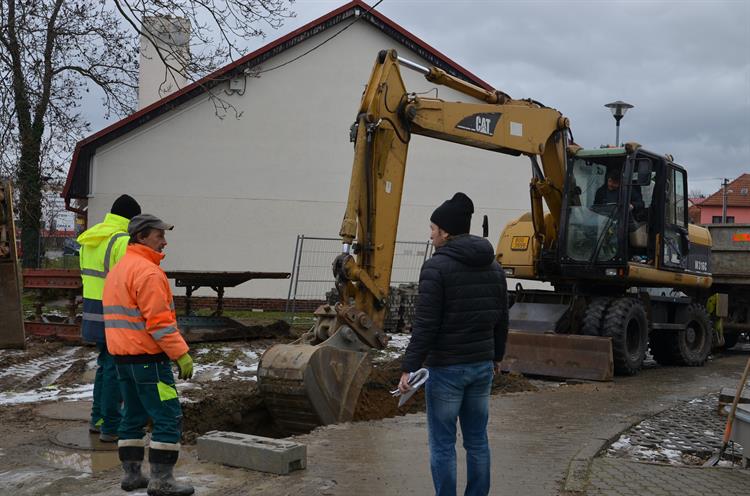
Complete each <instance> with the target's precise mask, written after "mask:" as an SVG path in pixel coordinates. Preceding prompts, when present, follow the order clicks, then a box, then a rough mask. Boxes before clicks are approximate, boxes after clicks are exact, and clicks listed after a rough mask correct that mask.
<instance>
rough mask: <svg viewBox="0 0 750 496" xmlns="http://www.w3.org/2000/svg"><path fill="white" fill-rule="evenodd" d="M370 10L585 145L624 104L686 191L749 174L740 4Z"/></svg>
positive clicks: (399, 0) (441, 4) (747, 3)
mask: <svg viewBox="0 0 750 496" xmlns="http://www.w3.org/2000/svg"><path fill="white" fill-rule="evenodd" d="M367 1H368V3H369V4H370V5H374V4H375V3H376V1H377V0H367ZM345 3H346V2H345V1H344V0H333V1H329V0H298V1H297V2H296V3H295V4H294V5H293V7H292V8H293V10H294V11H295V12H296V13H297V17H296V18H295V19H291V20H290V21H288V22H287V23H286V24H285V26H284V28H283V29H281V30H279V31H277V32H271V33H269V36H268V37H267V38H266V40H257V41H254V42H252V43H250V44H249V46H248V49H251V50H252V49H255V48H258V47H260V46H262V45H264V44H265V43H268V42H270V41H272V40H273V39H275V38H276V37H279V36H282V35H284V34H286V33H288V32H289V31H292V30H294V29H296V28H298V27H300V26H302V25H304V24H306V23H308V22H310V21H312V20H313V19H315V18H317V17H320V16H322V15H325V14H326V13H328V12H329V11H331V10H333V9H335V8H337V7H339V6H341V5H343V4H345ZM377 10H379V11H380V12H381V13H382V14H384V15H386V16H387V17H389V18H390V19H391V20H393V21H394V22H396V23H398V24H400V25H401V26H402V27H404V28H405V29H407V30H409V31H411V32H412V33H413V34H415V35H416V36H418V37H420V38H421V39H422V40H424V41H425V42H426V43H428V44H430V45H432V46H433V47H434V48H436V49H437V50H439V51H441V52H442V53H444V54H445V55H446V56H448V57H450V58H452V59H453V60H455V61H456V62H457V63H459V64H461V65H462V66H464V67H465V68H466V69H468V70H469V71H471V72H473V73H474V74H475V75H477V76H478V77H480V78H482V79H483V80H484V81H486V82H488V83H489V84H490V85H492V86H494V87H495V88H496V89H499V90H502V91H504V92H506V93H508V94H510V95H511V96H512V97H514V98H533V99H535V100H538V101H541V102H542V103H544V104H545V105H547V106H550V107H555V108H557V109H558V110H560V111H561V112H562V113H563V114H564V115H566V116H567V117H569V118H570V120H571V127H572V129H573V135H574V137H575V139H576V142H578V143H579V144H580V145H582V146H584V147H598V146H599V145H601V144H606V143H613V142H614V140H615V120H614V119H613V117H612V115H611V113H610V111H609V109H606V108H604V106H603V105H604V104H605V103H608V102H611V101H614V100H624V101H626V102H628V103H631V104H633V105H634V106H635V107H634V108H633V109H631V110H630V111H629V112H628V114H627V115H626V116H625V118H624V119H623V120H622V122H621V128H620V129H621V133H620V139H621V141H637V142H639V143H641V144H642V145H643V146H644V147H646V148H648V149H650V150H652V151H655V152H658V153H671V154H672V155H674V157H675V160H676V161H677V162H678V163H680V164H682V165H683V166H685V167H686V168H687V169H688V173H689V180H690V188H691V190H693V189H699V190H701V191H702V192H704V193H712V192H714V191H715V190H717V189H718V188H719V186H720V182H721V178H722V177H728V178H730V179H732V178H734V177H736V176H738V175H739V174H741V173H743V172H750V0H733V1H716V0H711V1H708V0H701V1H695V0H679V1H678V0H670V1H647V0H640V1H637V0H622V1H610V0H580V1H570V0H567V1H553V0H545V1H542V0H524V1H504V0H384V1H383V2H382V3H380V5H378V7H377ZM324 35H326V34H325V33H324ZM321 49H325V46H324V47H322V48H321ZM96 107H97V106H96V105H87V108H91V109H94V108H96ZM89 112H90V113H92V114H94V115H91V116H90V118H91V120H92V122H93V123H94V127H95V128H97V126H99V127H101V126H103V125H105V121H104V120H103V118H102V117H101V116H99V115H96V111H93V110H91V111H88V112H87V113H89ZM94 130H96V129H94Z"/></svg>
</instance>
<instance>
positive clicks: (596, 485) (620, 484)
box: [585, 457, 750, 496]
mask: <svg viewBox="0 0 750 496" xmlns="http://www.w3.org/2000/svg"><path fill="white" fill-rule="evenodd" d="M585 494H586V496H631V495H632V496H704V495H706V494H716V495H720V496H747V495H748V494H750V470H742V469H736V468H703V467H684V466H672V465H663V464H654V463H642V462H634V461H628V460H623V459H621V458H610V457H599V458H595V459H594V460H593V462H592V464H591V473H590V476H589V483H588V487H587V488H586V491H585Z"/></svg>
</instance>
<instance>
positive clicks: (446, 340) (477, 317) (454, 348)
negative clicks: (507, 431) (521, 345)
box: [401, 234, 508, 372]
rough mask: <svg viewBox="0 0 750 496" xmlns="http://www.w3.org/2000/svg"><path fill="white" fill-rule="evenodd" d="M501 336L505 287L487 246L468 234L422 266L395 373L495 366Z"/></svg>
mask: <svg viewBox="0 0 750 496" xmlns="http://www.w3.org/2000/svg"><path fill="white" fill-rule="evenodd" d="M507 335H508V298H507V286H506V282H505V274H504V272H503V270H502V268H501V267H500V264H498V263H497V262H496V261H495V254H494V251H493V249H492V245H491V244H490V243H489V241H487V240H486V239H484V238H480V237H478V236H472V235H470V234H465V235H461V236H457V237H454V238H451V239H449V240H448V242H447V243H446V244H445V245H443V246H441V247H440V248H438V249H437V250H435V254H434V255H433V256H432V258H430V259H429V260H428V261H426V262H425V263H424V265H423V266H422V271H421V273H420V275H419V296H418V298H417V308H416V315H415V318H414V323H413V325H412V331H411V340H410V342H409V346H408V347H407V349H406V355H405V357H404V360H403V362H402V364H401V370H403V371H404V372H414V371H416V370H418V369H419V368H420V367H422V366H423V365H424V366H427V367H441V366H445V365H455V364H460V363H473V362H481V361H490V360H494V361H500V360H502V358H503V355H504V353H505V340H506V338H507Z"/></svg>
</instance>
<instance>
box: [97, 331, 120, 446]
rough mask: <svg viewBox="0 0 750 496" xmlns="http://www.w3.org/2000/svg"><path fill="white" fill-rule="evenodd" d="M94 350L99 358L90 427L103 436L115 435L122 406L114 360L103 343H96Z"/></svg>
mask: <svg viewBox="0 0 750 496" xmlns="http://www.w3.org/2000/svg"><path fill="white" fill-rule="evenodd" d="M96 348H97V349H98V350H99V356H98V357H97V358H96V365H97V367H96V375H95V376H94V404H93V405H92V407H91V425H95V426H97V427H99V429H100V430H101V432H104V433H105V434H110V435H115V434H117V430H118V427H119V425H120V418H121V412H120V408H121V406H122V396H121V395H120V386H119V384H118V381H117V370H116V369H115V360H114V358H113V357H112V355H110V354H109V352H108V351H107V345H106V344H105V343H97V344H96Z"/></svg>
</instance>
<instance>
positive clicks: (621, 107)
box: [605, 100, 633, 146]
mask: <svg viewBox="0 0 750 496" xmlns="http://www.w3.org/2000/svg"><path fill="white" fill-rule="evenodd" d="M605 107H607V108H608V109H609V110H611V111H612V117H614V118H615V121H616V122H617V134H616V135H615V146H620V144H619V143H620V121H621V120H622V118H623V117H625V112H627V111H628V109H632V108H633V106H632V105H630V104H629V103H625V102H623V101H622V100H617V101H616V102H612V103H608V104H606V105H605Z"/></svg>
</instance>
